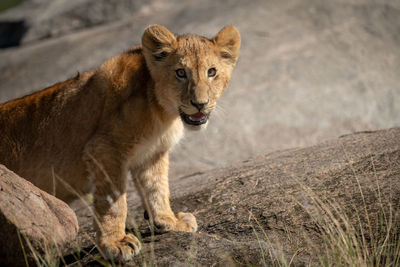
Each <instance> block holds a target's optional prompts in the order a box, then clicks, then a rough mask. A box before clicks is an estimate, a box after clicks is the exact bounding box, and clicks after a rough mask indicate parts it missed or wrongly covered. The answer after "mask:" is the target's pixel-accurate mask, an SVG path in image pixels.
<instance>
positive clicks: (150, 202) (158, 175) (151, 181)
mask: <svg viewBox="0 0 400 267" xmlns="http://www.w3.org/2000/svg"><path fill="white" fill-rule="evenodd" d="M131 171H132V176H133V179H134V182H135V184H136V187H137V189H138V191H139V192H140V194H141V197H142V201H143V204H144V206H145V209H146V211H147V213H148V215H149V219H150V220H151V221H152V222H153V223H154V226H155V227H156V230H158V231H185V232H195V231H196V230H197V222H196V218H195V217H194V216H193V214H191V213H184V212H179V213H178V214H177V215H176V216H175V214H174V213H173V211H172V210H171V207H170V202H169V185H168V153H162V154H159V155H157V156H156V157H155V158H154V159H153V160H152V161H150V162H149V163H148V164H147V165H146V166H145V167H144V166H142V167H136V168H132V170H131Z"/></svg>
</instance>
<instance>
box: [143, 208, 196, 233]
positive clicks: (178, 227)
mask: <svg viewBox="0 0 400 267" xmlns="http://www.w3.org/2000/svg"><path fill="white" fill-rule="evenodd" d="M145 217H146V214H145ZM154 226H155V230H156V231H157V232H158V233H164V232H169V231H183V232H196V231H197V222H196V218H195V217H194V216H193V214H191V213H184V212H179V213H178V214H177V215H176V217H175V215H173V214H171V215H164V216H158V217H156V218H155V220H154Z"/></svg>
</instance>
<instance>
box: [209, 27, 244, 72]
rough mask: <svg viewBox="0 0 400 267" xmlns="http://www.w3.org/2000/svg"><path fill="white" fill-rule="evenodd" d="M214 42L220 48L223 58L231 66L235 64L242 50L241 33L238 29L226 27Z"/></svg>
mask: <svg viewBox="0 0 400 267" xmlns="http://www.w3.org/2000/svg"><path fill="white" fill-rule="evenodd" d="M213 41H214V43H215V44H216V45H217V46H219V47H220V55H221V57H222V58H223V59H226V60H228V61H229V62H230V63H231V64H235V63H236V61H237V58H238V56H239V49H240V33H239V31H238V29H237V28H236V27H234V26H226V27H224V28H223V29H222V30H221V31H220V32H219V33H218V34H217V35H216V36H215V37H214V38H213Z"/></svg>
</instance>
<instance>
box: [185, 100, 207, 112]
mask: <svg viewBox="0 0 400 267" xmlns="http://www.w3.org/2000/svg"><path fill="white" fill-rule="evenodd" d="M209 101H210V100H207V102H203V103H200V102H197V101H193V100H190V103H191V104H192V105H193V106H195V107H196V108H197V109H198V110H199V111H200V110H202V109H203V108H204V106H205V105H207V104H208V102H209Z"/></svg>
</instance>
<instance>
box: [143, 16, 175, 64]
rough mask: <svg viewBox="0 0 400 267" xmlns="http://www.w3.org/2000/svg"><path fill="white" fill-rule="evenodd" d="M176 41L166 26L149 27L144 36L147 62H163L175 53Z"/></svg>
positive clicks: (154, 25)
mask: <svg viewBox="0 0 400 267" xmlns="http://www.w3.org/2000/svg"><path fill="white" fill-rule="evenodd" d="M175 41H176V37H175V35H174V34H173V33H171V32H170V31H169V30H168V29H167V28H165V27H164V26H161V25H157V24H153V25H150V26H149V27H147V29H146V30H145V31H144V33H143V36H142V46H143V52H144V55H145V57H146V61H148V60H151V61H153V60H155V61H162V60H163V59H164V58H166V57H167V56H168V55H169V53H171V52H172V51H173V48H174V44H175Z"/></svg>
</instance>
